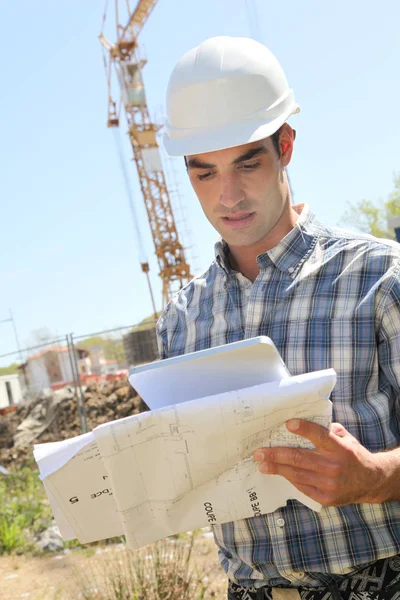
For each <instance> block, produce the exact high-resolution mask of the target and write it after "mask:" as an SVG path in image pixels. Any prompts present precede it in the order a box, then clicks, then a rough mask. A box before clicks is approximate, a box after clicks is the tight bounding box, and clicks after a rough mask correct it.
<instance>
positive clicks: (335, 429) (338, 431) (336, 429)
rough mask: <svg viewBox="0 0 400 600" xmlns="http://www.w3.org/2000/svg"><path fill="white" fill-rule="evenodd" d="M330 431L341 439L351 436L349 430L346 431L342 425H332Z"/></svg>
mask: <svg viewBox="0 0 400 600" xmlns="http://www.w3.org/2000/svg"><path fill="white" fill-rule="evenodd" d="M329 431H330V432H331V433H334V434H335V435H337V436H338V437H341V438H344V437H346V435H348V434H349V432H348V431H347V429H345V428H344V427H343V425H341V424H340V423H331V426H330V428H329Z"/></svg>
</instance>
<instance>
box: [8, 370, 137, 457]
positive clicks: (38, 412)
mask: <svg viewBox="0 0 400 600" xmlns="http://www.w3.org/2000/svg"><path fill="white" fill-rule="evenodd" d="M84 402H85V409H86V414H87V426H88V430H91V429H94V427H96V426H97V425H101V424H102V423H107V422H108V421H113V420H115V419H121V418H123V417H127V416H130V415H134V414H137V413H139V412H143V411H145V410H148V407H147V406H146V404H145V403H144V402H143V400H142V399H141V398H140V397H139V396H138V395H137V394H136V392H135V390H134V389H133V388H132V387H131V385H130V384H129V383H128V381H127V380H117V381H114V382H107V383H101V384H100V383H90V384H89V385H88V386H87V387H86V388H84ZM81 433H82V431H81V425H80V418H79V410H78V402H77V398H76V396H75V394H74V392H73V391H72V390H70V389H68V388H65V389H63V390H59V391H57V392H54V393H52V394H51V395H50V396H46V397H45V398H37V399H35V400H33V401H30V402H28V403H26V404H22V405H21V406H19V407H18V409H17V411H15V412H13V413H10V414H8V415H7V416H5V417H0V464H2V465H4V467H5V468H8V469H14V468H20V467H21V466H24V465H26V464H30V465H31V464H32V462H33V453H32V452H33V444H35V443H46V442H56V441H59V440H65V439H67V438H71V437H74V436H76V435H80V434H81Z"/></svg>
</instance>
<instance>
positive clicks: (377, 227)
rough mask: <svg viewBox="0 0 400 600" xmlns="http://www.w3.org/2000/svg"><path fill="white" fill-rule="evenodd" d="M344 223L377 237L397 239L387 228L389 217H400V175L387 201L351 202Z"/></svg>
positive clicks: (396, 178)
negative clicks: (389, 215) (390, 215)
mask: <svg viewBox="0 0 400 600" xmlns="http://www.w3.org/2000/svg"><path fill="white" fill-rule="evenodd" d="M348 204H349V208H348V210H347V211H346V213H345V214H344V216H343V218H342V221H341V222H342V223H344V224H347V225H353V226H354V227H357V229H360V230H361V231H365V232H366V233H370V234H372V235H374V236H376V237H382V238H387V239H392V240H394V239H395V235H394V232H393V230H391V229H389V228H388V227H387V215H388V213H390V214H392V215H400V174H398V175H396V176H395V178H394V189H393V192H392V193H391V194H390V195H389V197H388V199H387V200H382V199H381V200H378V201H376V202H372V201H371V200H359V201H358V202H354V203H353V202H349V203H348Z"/></svg>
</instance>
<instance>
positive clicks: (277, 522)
mask: <svg viewBox="0 0 400 600" xmlns="http://www.w3.org/2000/svg"><path fill="white" fill-rule="evenodd" d="M276 524H277V525H278V527H283V526H284V525H285V519H282V518H280V519H277V520H276Z"/></svg>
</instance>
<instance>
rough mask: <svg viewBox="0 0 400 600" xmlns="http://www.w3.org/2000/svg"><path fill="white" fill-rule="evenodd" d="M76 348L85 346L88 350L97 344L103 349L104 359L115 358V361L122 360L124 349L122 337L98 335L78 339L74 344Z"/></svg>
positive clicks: (123, 358)
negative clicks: (81, 339)
mask: <svg viewBox="0 0 400 600" xmlns="http://www.w3.org/2000/svg"><path fill="white" fill-rule="evenodd" d="M76 346H77V348H85V349H86V350H90V348H91V347H93V346H99V347H101V348H102V349H103V351H104V356H105V358H106V360H116V361H117V362H124V360H125V351H124V345H123V343H122V339H115V338H111V337H110V338H105V337H102V336H100V335H94V336H93V337H90V338H87V339H86V340H83V341H80V340H79V341H78V342H77V344H76Z"/></svg>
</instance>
